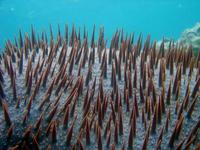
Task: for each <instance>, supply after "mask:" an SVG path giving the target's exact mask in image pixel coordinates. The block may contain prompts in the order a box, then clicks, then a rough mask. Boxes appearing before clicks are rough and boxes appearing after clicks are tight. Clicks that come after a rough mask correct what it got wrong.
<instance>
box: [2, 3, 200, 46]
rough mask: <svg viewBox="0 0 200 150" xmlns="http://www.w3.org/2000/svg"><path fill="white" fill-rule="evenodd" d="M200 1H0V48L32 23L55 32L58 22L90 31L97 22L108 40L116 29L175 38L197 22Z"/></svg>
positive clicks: (157, 36) (155, 36) (199, 16)
mask: <svg viewBox="0 0 200 150" xmlns="http://www.w3.org/2000/svg"><path fill="white" fill-rule="evenodd" d="M199 8H200V0H0V19H1V21H0V47H1V48H3V45H4V43H5V40H7V39H8V38H9V39H11V40H13V39H14V36H18V30H19V29H22V31H23V32H30V26H31V24H33V25H34V26H35V28H36V30H37V31H38V32H41V31H44V30H46V31H49V24H52V26H53V29H54V32H56V31H57V25H58V24H60V27H61V29H62V31H63V30H64V25H65V24H66V23H68V24H69V25H70V26H71V25H72V24H75V25H76V27H78V26H80V27H81V29H83V26H84V25H85V26H86V28H87V29H88V31H89V33H91V31H92V27H93V25H94V24H96V26H97V28H98V27H100V26H104V28H105V36H106V38H107V39H108V40H109V39H110V38H111V35H112V34H113V33H114V31H115V30H116V28H123V29H124V30H125V31H126V32H129V33H130V32H135V33H136V34H139V33H140V32H142V33H143V34H144V36H146V35H147V34H151V35H152V39H155V40H159V39H161V38H163V37H170V38H173V39H177V38H178V37H179V36H180V34H181V32H182V31H183V30H184V29H185V28H188V27H192V26H193V25H195V23H196V22H198V21H200V13H199Z"/></svg>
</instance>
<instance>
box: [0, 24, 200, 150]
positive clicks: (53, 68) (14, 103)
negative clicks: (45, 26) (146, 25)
mask: <svg viewBox="0 0 200 150" xmlns="http://www.w3.org/2000/svg"><path fill="white" fill-rule="evenodd" d="M65 31H66V32H65V36H64V37H62V36H61V32H60V28H58V34H57V37H56V38H55V37H53V32H52V29H51V28H50V40H49V41H47V36H46V33H45V32H43V33H42V34H41V35H39V36H38V38H36V33H35V31H34V29H33V28H32V34H31V36H29V35H27V34H25V36H24V39H23V36H22V34H21V32H20V34H19V43H18V42H17V41H16V40H15V42H14V43H11V42H10V41H7V43H6V46H5V52H4V53H3V54H2V56H1V65H0V66H1V71H0V82H1V84H0V96H1V98H0V148H1V149H6V148H10V149H12V150H14V149H20V148H23V149H47V148H48V149H99V150H101V149H113V150H114V149H127V148H129V149H131V148H133V149H134V148H137V149H144V150H145V149H148V148H149V149H152V148H153V149H160V148H162V149H169V148H173V149H182V148H185V149H188V148H189V147H190V148H196V149H199V148H200V145H199V140H200V136H199V132H198V130H199V127H200V115H199V109H200V102H199V97H198V90H199V86H200V55H199V56H198V57H197V58H196V57H195V56H194V55H193V52H192V48H191V47H189V48H184V47H181V46H177V45H176V46H175V45H174V44H173V42H171V44H170V46H169V48H168V50H167V51H164V43H162V44H161V46H160V49H159V50H156V42H153V43H152V42H151V41H150V36H148V37H147V39H146V40H145V42H142V36H141V35H140V36H139V38H138V40H137V41H136V42H134V40H133V39H134V35H133V34H131V35H130V36H126V37H125V36H124V34H123V30H120V31H119V30H117V31H116V33H115V34H114V36H113V38H112V40H111V44H110V48H108V49H107V48H106V47H107V46H106V44H107V42H106V41H105V39H104V29H103V28H101V29H100V32H99V37H98V42H96V41H95V27H94V29H93V33H92V38H91V42H90V41H89V40H88V34H87V31H86V30H85V29H84V34H83V38H82V37H81V34H80V30H79V31H78V32H77V31H76V30H75V27H74V26H73V28H72V31H71V33H70V34H69V33H68V26H66V30H65ZM69 35H70V36H69ZM48 43H49V45H48ZM143 43H144V44H143Z"/></svg>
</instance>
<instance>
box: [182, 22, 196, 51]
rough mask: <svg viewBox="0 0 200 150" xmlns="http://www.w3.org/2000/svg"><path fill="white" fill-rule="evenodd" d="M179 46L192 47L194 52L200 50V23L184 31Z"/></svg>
mask: <svg viewBox="0 0 200 150" xmlns="http://www.w3.org/2000/svg"><path fill="white" fill-rule="evenodd" d="M178 43H179V44H183V45H186V46H190V45H191V46H192V47H193V49H194V50H199V49H200V22H199V23H197V24H196V25H195V26H194V27H192V28H188V29H186V30H185V31H183V33H182V35H181V37H180V38H179V39H178Z"/></svg>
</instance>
